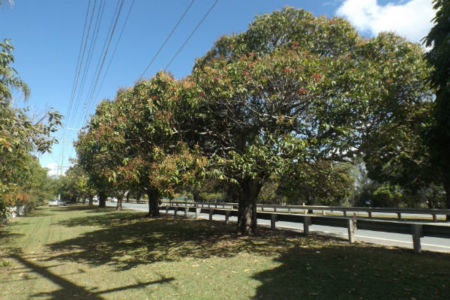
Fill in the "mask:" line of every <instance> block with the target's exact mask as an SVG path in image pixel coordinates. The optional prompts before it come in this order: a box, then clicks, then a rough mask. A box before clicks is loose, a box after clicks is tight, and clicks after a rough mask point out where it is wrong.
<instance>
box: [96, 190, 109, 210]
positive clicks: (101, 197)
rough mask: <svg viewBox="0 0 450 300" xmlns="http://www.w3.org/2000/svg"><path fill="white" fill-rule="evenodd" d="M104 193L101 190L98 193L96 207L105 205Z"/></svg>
mask: <svg viewBox="0 0 450 300" xmlns="http://www.w3.org/2000/svg"><path fill="white" fill-rule="evenodd" d="M106 198H107V197H106V194H105V193H103V192H101V193H99V194H98V207H106Z"/></svg>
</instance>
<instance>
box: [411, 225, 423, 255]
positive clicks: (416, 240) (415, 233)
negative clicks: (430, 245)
mask: <svg viewBox="0 0 450 300" xmlns="http://www.w3.org/2000/svg"><path fill="white" fill-rule="evenodd" d="M411 231H412V239H413V246H414V252H416V253H419V252H420V251H421V250H422V247H421V245H420V237H421V236H422V225H420V224H412V225H411Z"/></svg>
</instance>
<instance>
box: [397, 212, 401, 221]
mask: <svg viewBox="0 0 450 300" xmlns="http://www.w3.org/2000/svg"><path fill="white" fill-rule="evenodd" d="M397 217H398V219H399V220H401V219H402V213H401V212H399V211H398V212H397Z"/></svg>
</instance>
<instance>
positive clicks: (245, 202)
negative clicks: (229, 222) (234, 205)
mask: <svg viewBox="0 0 450 300" xmlns="http://www.w3.org/2000/svg"><path fill="white" fill-rule="evenodd" d="M261 187H262V184H261V183H260V182H258V181H257V180H255V179H250V178H247V179H244V180H243V181H241V183H240V193H239V211H238V233H239V234H241V235H254V234H256V225H257V221H256V199H257V198H258V194H259V191H260V190H261Z"/></svg>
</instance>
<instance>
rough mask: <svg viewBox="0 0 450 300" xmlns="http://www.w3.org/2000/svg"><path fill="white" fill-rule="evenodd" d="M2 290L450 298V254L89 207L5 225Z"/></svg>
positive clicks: (9, 293) (124, 295) (16, 294)
mask: <svg viewBox="0 0 450 300" xmlns="http://www.w3.org/2000/svg"><path fill="white" fill-rule="evenodd" d="M0 257H1V261H2V264H0V286H1V288H0V299H29V298H38V299H39V298H43V299H378V298H380V299H413V298H415V299H450V281H449V278H450V277H449V275H450V255H448V254H438V253H427V252H425V253H422V254H415V253H413V252H412V251H410V250H404V249H396V248H383V247H378V246H373V245H369V244H363V243H359V244H356V245H350V244H348V243H347V242H345V241H340V240H336V239H331V238H324V237H317V236H311V237H307V238H305V237H301V236H299V235H298V234H295V233H287V232H277V233H275V234H272V233H271V232H270V231H267V230H262V234H261V235H260V236H256V237H239V236H236V235H235V234H234V226H233V225H224V224H223V223H220V222H208V221H204V220H192V219H182V218H173V217H161V218H155V219H149V218H145V217H144V214H141V213H136V212H130V211H123V212H116V211H114V210H112V209H101V210H100V209H86V208H84V207H68V208H42V209H39V210H38V211H37V212H36V213H35V214H34V215H33V217H25V218H22V219H20V220H17V221H15V222H13V223H12V224H10V225H9V226H8V227H6V228H1V229H0Z"/></svg>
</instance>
